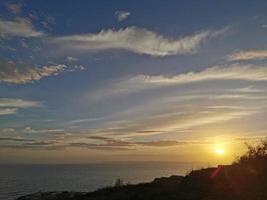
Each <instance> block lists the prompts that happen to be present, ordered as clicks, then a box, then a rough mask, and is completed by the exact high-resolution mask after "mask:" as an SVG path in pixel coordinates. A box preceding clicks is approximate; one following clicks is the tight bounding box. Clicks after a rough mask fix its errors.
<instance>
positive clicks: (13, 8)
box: [6, 3, 22, 15]
mask: <svg viewBox="0 0 267 200" xmlns="http://www.w3.org/2000/svg"><path fill="white" fill-rule="evenodd" d="M21 7H22V5H21V4H15V3H7V4H6V8H7V9H8V11H9V12H11V13H12V14H14V15H18V14H20V12H21Z"/></svg>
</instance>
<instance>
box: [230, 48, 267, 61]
mask: <svg viewBox="0 0 267 200" xmlns="http://www.w3.org/2000/svg"><path fill="white" fill-rule="evenodd" d="M227 58H228V60H229V61H248V60H256V59H267V51H266V50H253V51H240V52H237V53H234V54H231V55H229V56H228V57H227Z"/></svg>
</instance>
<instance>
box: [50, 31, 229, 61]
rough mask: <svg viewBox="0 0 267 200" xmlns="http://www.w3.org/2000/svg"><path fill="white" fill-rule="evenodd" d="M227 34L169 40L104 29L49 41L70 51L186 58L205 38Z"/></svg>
mask: <svg viewBox="0 0 267 200" xmlns="http://www.w3.org/2000/svg"><path fill="white" fill-rule="evenodd" d="M224 31H225V30H223V31H222V30H221V31H209V30H208V31H202V32H199V33H196V34H193V35H189V36H185V37H182V38H167V37H164V36H162V35H159V34H158V33H155V32H153V31H151V30H148V29H145V28H139V27H135V26H132V27H127V28H121V29H119V30H114V29H107V30H102V31H100V32H99V33H88V34H81V35H70V36H62V37H57V38H53V39H51V41H50V42H51V43H52V44H56V45H59V46H60V47H61V48H62V49H64V50H66V49H68V50H69V51H70V50H72V51H93V52H98V51H104V50H111V49H117V50H126V51H130V52H134V53H137V54H146V55H151V56H168V55H184V54H192V53H194V52H196V50H197V48H198V47H199V46H200V45H201V44H202V43H203V42H204V41H205V40H206V39H208V38H211V37H214V36H217V35H218V34H221V33H222V32H224Z"/></svg>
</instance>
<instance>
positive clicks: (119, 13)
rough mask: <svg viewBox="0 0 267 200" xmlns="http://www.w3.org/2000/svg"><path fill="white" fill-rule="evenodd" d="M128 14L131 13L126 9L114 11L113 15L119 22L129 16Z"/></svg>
mask: <svg viewBox="0 0 267 200" xmlns="http://www.w3.org/2000/svg"><path fill="white" fill-rule="evenodd" d="M130 14H131V13H130V12H128V11H116V12H115V17H116V19H117V20H118V21H119V22H121V21H123V20H125V19H127V18H128V17H129V16H130Z"/></svg>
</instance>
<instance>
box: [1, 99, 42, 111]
mask: <svg viewBox="0 0 267 200" xmlns="http://www.w3.org/2000/svg"><path fill="white" fill-rule="evenodd" d="M40 106H42V104H41V103H40V102H37V101H29V100H23V99H10V98H0V115H10V114H15V113H16V112H17V111H18V109H22V108H33V107H40Z"/></svg>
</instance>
